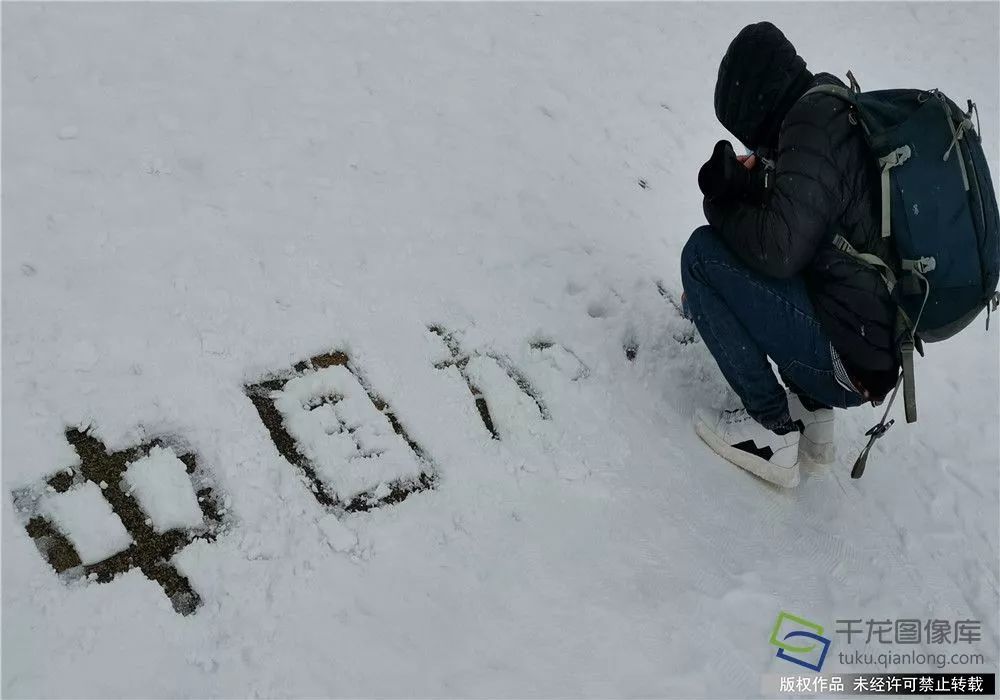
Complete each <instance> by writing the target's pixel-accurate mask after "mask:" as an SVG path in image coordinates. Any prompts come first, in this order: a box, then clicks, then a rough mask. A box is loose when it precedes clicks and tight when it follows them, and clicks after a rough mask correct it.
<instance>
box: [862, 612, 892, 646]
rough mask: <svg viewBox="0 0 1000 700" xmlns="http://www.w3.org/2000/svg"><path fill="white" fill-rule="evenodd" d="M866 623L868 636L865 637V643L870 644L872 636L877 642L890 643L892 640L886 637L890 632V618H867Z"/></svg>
mask: <svg viewBox="0 0 1000 700" xmlns="http://www.w3.org/2000/svg"><path fill="white" fill-rule="evenodd" d="M866 624H867V625H868V637H867V638H866V639H865V644H870V643H871V641H872V637H876V638H877V639H876V640H875V641H876V642H878V643H879V644H892V640H891V639H889V638H888V637H887V635H889V634H891V633H892V620H872V619H870V618H869V620H868V622H867V623H866Z"/></svg>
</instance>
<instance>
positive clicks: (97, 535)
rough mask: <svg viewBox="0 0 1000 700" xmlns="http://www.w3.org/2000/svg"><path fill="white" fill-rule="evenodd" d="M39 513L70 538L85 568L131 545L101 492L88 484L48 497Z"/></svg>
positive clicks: (119, 521)
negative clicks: (85, 565) (86, 565)
mask: <svg viewBox="0 0 1000 700" xmlns="http://www.w3.org/2000/svg"><path fill="white" fill-rule="evenodd" d="M39 511H40V512H41V513H42V514H44V515H45V516H47V517H48V519H49V520H50V521H51V522H52V524H53V525H55V527H56V529H57V530H59V532H61V533H62V534H64V535H66V537H68V538H69V541H70V542H72V543H73V547H74V548H75V549H76V553H77V554H79V555H80V561H81V562H82V563H84V564H95V563H97V562H99V561H103V560H104V559H107V558H108V557H110V556H111V555H112V554H117V553H118V552H120V551H122V550H124V549H128V547H129V545H131V544H132V536H131V535H129V534H128V531H127V530H126V529H125V526H124V525H123V524H122V521H121V519H120V518H119V517H118V516H117V515H115V513H114V512H113V511H112V510H111V506H110V505H109V504H108V502H107V501H106V500H104V497H103V496H101V489H100V488H99V487H98V486H96V485H94V484H91V483H89V482H88V483H86V484H82V485H80V486H78V487H75V488H72V489H70V490H69V491H66V492H65V493H57V494H53V495H51V496H46V497H45V498H43V499H42V502H41V504H40V508H39Z"/></svg>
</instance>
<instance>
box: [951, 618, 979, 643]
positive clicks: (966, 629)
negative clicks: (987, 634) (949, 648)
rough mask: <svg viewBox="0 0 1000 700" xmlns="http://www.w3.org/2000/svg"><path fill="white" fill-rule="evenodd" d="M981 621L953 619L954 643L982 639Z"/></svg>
mask: <svg viewBox="0 0 1000 700" xmlns="http://www.w3.org/2000/svg"><path fill="white" fill-rule="evenodd" d="M981 625H982V623H981V622H980V621H979V620H956V621H955V643H956V644H958V643H959V642H968V643H969V644H971V643H972V642H978V641H980V639H982V634H981V631H980V627H981Z"/></svg>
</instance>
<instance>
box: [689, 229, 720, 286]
mask: <svg viewBox="0 0 1000 700" xmlns="http://www.w3.org/2000/svg"><path fill="white" fill-rule="evenodd" d="M716 245H718V236H717V235H716V233H715V231H713V230H712V227H711V226H700V227H699V228H696V229H695V230H694V233H692V234H691V237H690V238H689V239H688V241H687V243H685V244H684V249H683V250H682V251H681V275H682V276H683V277H687V276H689V275H691V274H692V273H693V272H694V270H695V268H696V267H697V266H698V263H699V261H701V260H702V258H703V256H704V254H705V253H706V252H707V251H708V250H710V249H712V248H714V247H715V246H716Z"/></svg>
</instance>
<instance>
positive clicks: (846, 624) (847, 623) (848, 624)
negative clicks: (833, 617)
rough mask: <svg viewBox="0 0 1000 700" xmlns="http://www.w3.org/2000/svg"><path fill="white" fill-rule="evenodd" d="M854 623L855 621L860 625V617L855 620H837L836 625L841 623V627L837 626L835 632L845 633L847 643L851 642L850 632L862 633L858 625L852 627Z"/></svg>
mask: <svg viewBox="0 0 1000 700" xmlns="http://www.w3.org/2000/svg"><path fill="white" fill-rule="evenodd" d="M855 623H857V624H858V625H860V624H861V620H860V619H857V620H837V624H838V625H843V627H838V628H837V630H836V632H837V634H846V635H847V643H848V644H850V643H851V635H852V634H861V633H862V631H861V628H860V627H858V628H855V627H854V625H855Z"/></svg>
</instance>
